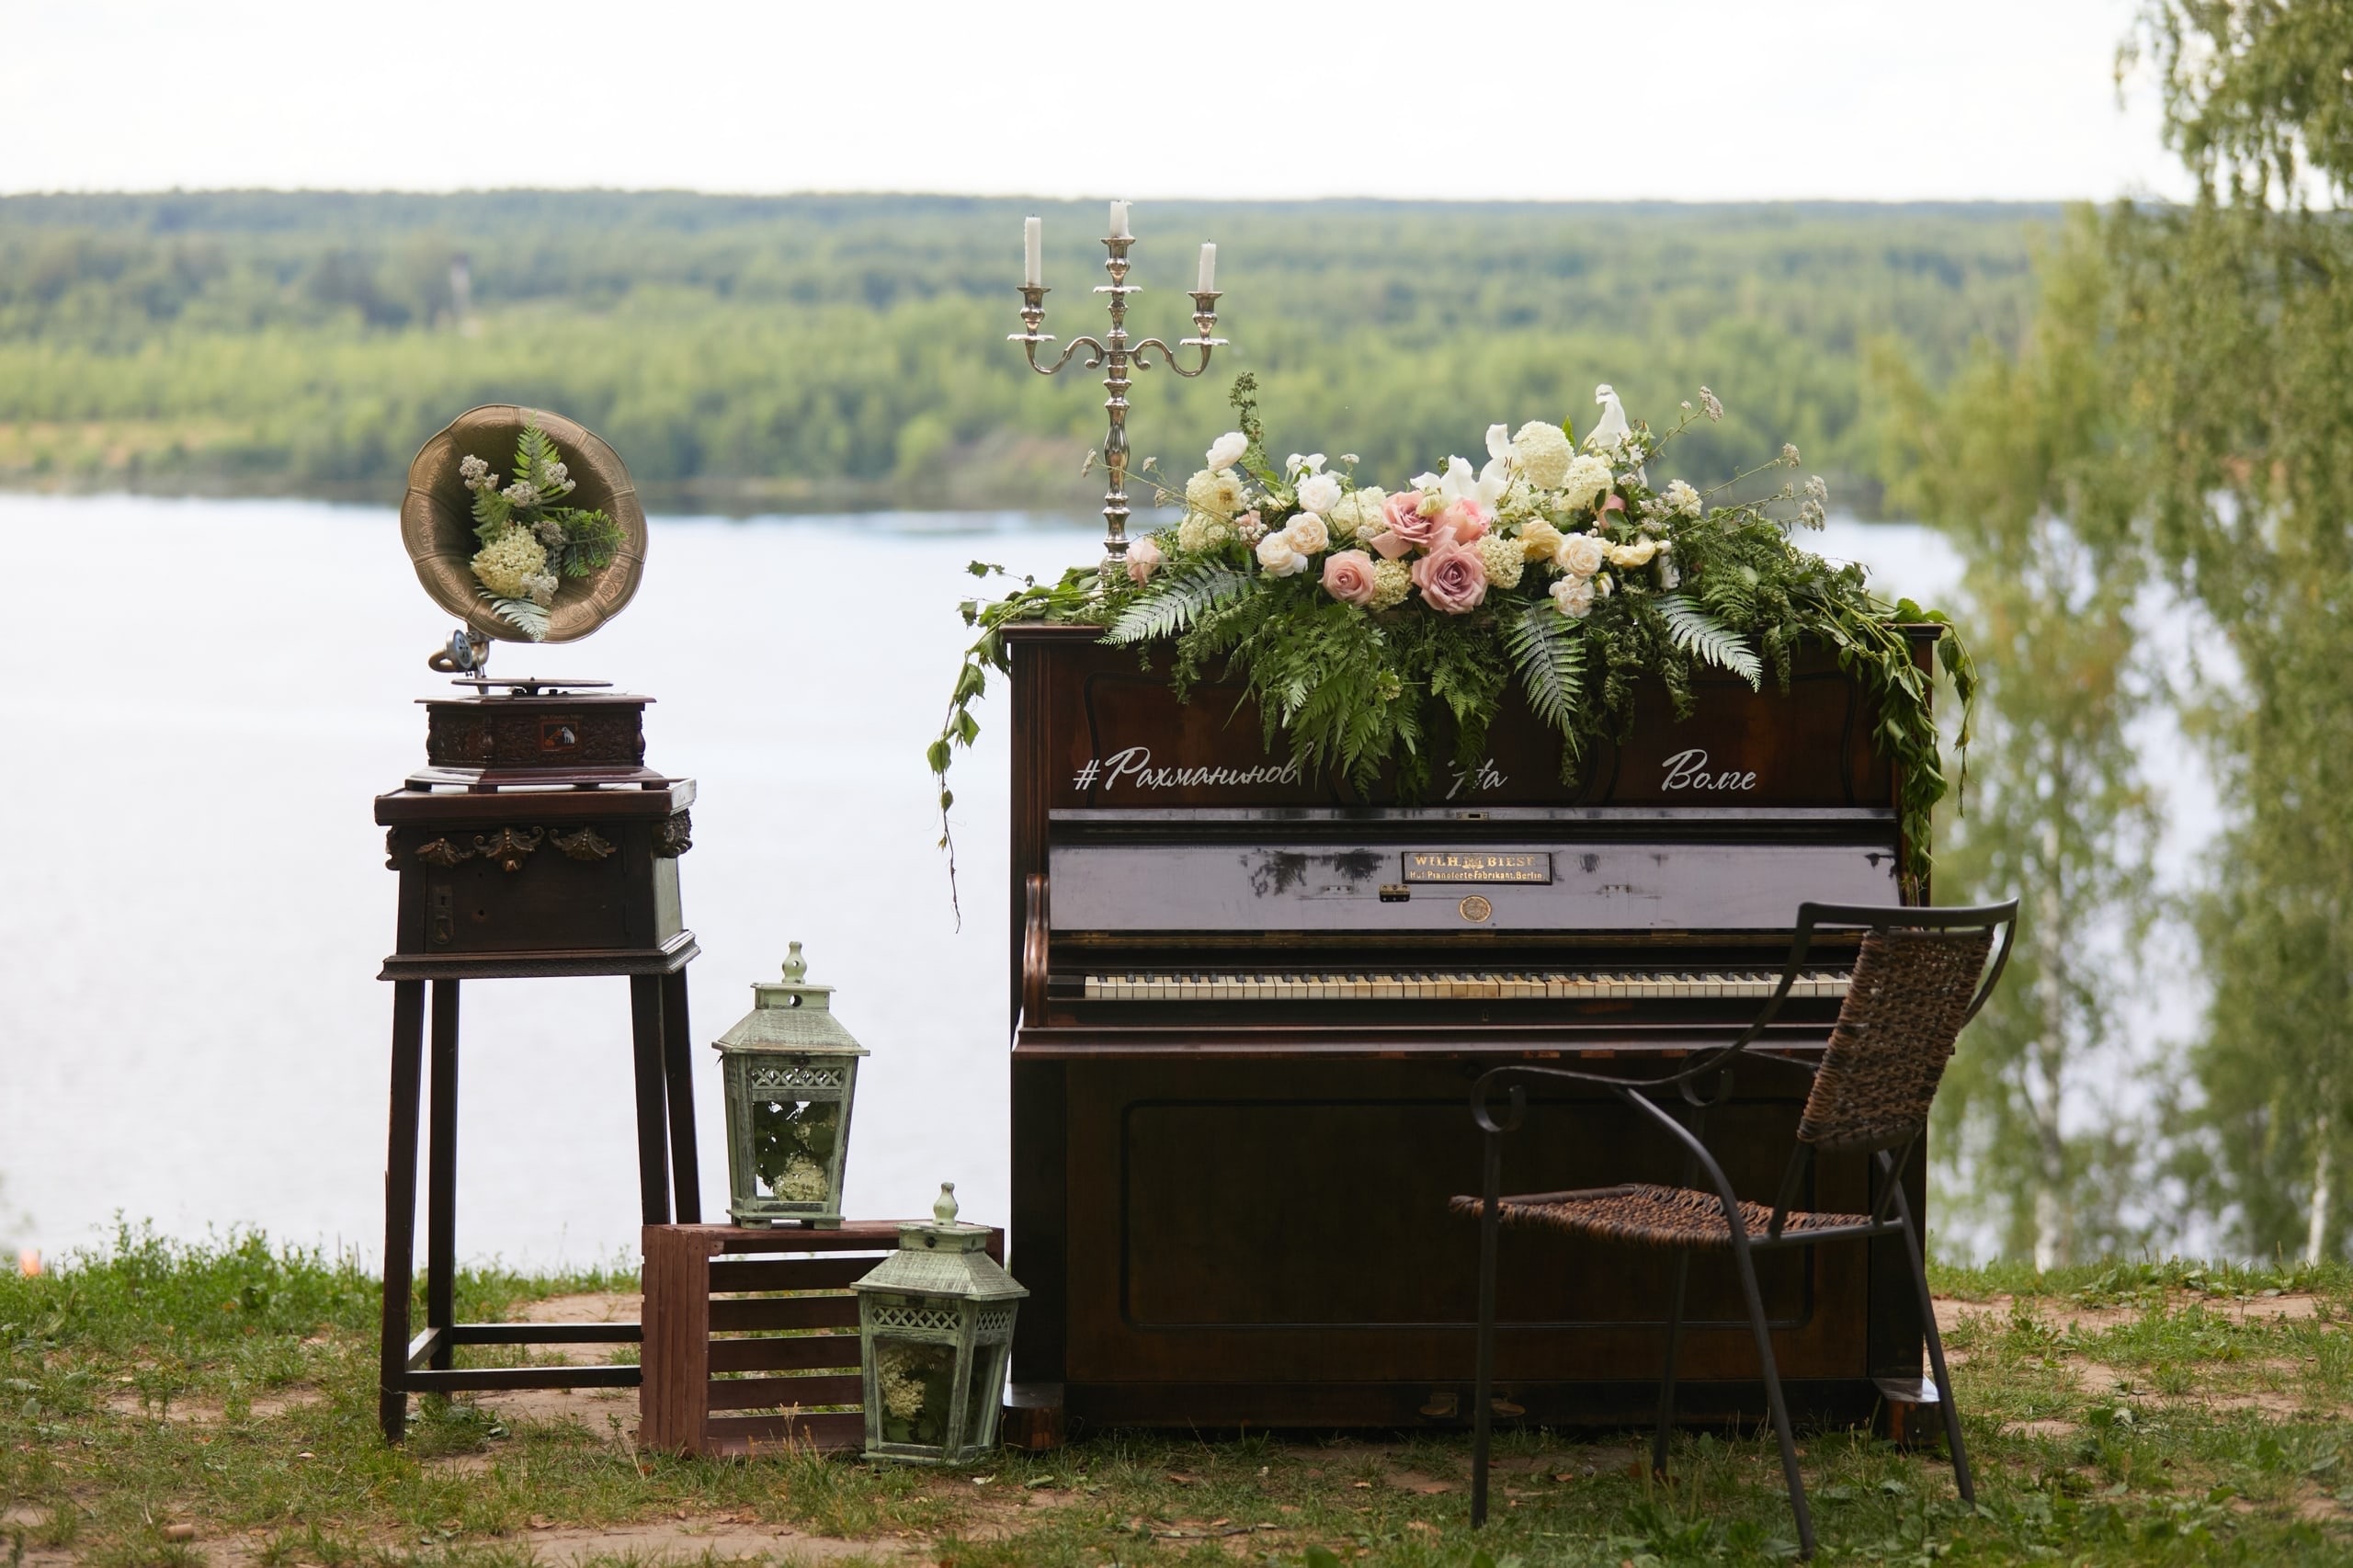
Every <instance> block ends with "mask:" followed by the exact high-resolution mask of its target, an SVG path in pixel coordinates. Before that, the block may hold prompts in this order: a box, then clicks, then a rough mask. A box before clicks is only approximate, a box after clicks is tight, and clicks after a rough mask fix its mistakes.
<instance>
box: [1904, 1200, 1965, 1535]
mask: <svg viewBox="0 0 2353 1568" xmlns="http://www.w3.org/2000/svg"><path fill="white" fill-rule="evenodd" d="M1895 1213H1896V1218H1897V1219H1899V1220H1900V1221H1903V1226H1904V1259H1905V1261H1907V1262H1908V1263H1910V1264H1911V1265H1912V1289H1913V1290H1915V1291H1917V1292H1918V1294H1919V1298H1920V1332H1921V1334H1922V1335H1923V1336H1924V1337H1925V1338H1926V1339H1927V1342H1928V1370H1929V1371H1931V1372H1933V1373H1934V1374H1935V1375H1936V1380H1937V1403H1938V1405H1939V1406H1940V1407H1941V1408H1942V1409H1943V1411H1944V1415H1945V1442H1946V1444H1947V1446H1949V1448H1950V1449H1952V1479H1953V1484H1954V1485H1955V1486H1956V1487H1958V1488H1959V1489H1960V1492H1961V1501H1962V1502H1963V1503H1970V1504H1974V1503H1975V1502H1976V1501H1977V1488H1976V1486H1975V1485H1974V1484H1973V1483H1972V1482H1971V1480H1970V1478H1969V1452H1968V1450H1967V1449H1965V1448H1963V1447H1962V1446H1961V1407H1960V1406H1959V1405H1957V1404H1955V1403H1953V1402H1952V1374H1951V1373H1950V1372H1949V1371H1948V1370H1947V1369H1946V1367H1945V1341H1944V1335H1940V1334H1938V1332H1937V1302H1936V1298H1935V1297H1934V1296H1932V1295H1930V1294H1929V1293H1928V1267H1927V1259H1926V1258H1925V1257H1923V1256H1922V1255H1921V1249H1920V1233H1918V1232H1917V1231H1915V1230H1914V1229H1913V1228H1912V1204H1911V1201H1910V1200H1909V1199H1906V1198H1905V1197H1904V1185H1903V1183H1901V1182H1898V1183H1896V1187H1895Z"/></svg>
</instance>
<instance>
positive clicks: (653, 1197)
mask: <svg viewBox="0 0 2353 1568" xmlns="http://www.w3.org/2000/svg"><path fill="white" fill-rule="evenodd" d="M629 1010H630V1023H631V1033H632V1036H633V1040H634V1044H635V1047H636V1058H637V1190H638V1197H639V1201H640V1204H641V1206H642V1208H643V1210H644V1211H645V1222H646V1223H647V1224H649V1225H666V1224H668V1223H669V1222H670V1169H669V1166H670V1138H669V1131H668V1128H667V1127H666V1126H665V1119H666V1104H665V1102H666V1100H667V1096H665V1094H664V1092H663V1069H662V977H661V976H660V975H658V974H633V975H631V976H630V977H629Z"/></svg>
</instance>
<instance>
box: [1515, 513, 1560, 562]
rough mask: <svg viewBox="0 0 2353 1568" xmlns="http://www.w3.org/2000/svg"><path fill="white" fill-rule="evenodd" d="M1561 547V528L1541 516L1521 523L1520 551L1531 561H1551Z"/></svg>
mask: <svg viewBox="0 0 2353 1568" xmlns="http://www.w3.org/2000/svg"><path fill="white" fill-rule="evenodd" d="M1560 548H1561V530H1560V529H1558V528H1554V527H1553V526H1552V524H1550V523H1548V522H1546V521H1545V520H1544V519H1543V518H1541V517H1530V518H1529V520H1528V521H1526V522H1524V523H1522V524H1520V525H1519V552H1520V554H1522V555H1524V556H1526V557H1527V558H1528V559H1529V560H1530V561H1550V560H1551V559H1552V555H1553V552H1554V551H1557V550H1559V549H1560Z"/></svg>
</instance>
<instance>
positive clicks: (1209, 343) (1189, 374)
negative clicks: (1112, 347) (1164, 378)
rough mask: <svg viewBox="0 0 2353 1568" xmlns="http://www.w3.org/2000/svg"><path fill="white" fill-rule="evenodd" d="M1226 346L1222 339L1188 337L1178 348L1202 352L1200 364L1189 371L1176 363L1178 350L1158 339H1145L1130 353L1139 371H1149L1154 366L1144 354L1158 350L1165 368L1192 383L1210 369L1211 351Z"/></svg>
mask: <svg viewBox="0 0 2353 1568" xmlns="http://www.w3.org/2000/svg"><path fill="white" fill-rule="evenodd" d="M1224 344H1225V339H1224V338H1222V337H1188V338H1186V339H1185V340H1184V341H1183V342H1181V343H1179V344H1177V345H1176V348H1198V349H1199V350H1200V351H1201V357H1200V360H1199V363H1197V364H1196V365H1194V367H1193V368H1192V369H1189V370H1188V369H1185V367H1184V366H1182V365H1180V364H1178V363H1177V362H1176V348H1171V347H1168V345H1166V344H1165V343H1163V342H1161V341H1160V339H1158V338H1156V337H1147V338H1145V339H1144V340H1143V341H1142V343H1139V344H1137V345H1136V346H1135V347H1134V348H1132V349H1131V350H1130V352H1131V353H1132V354H1133V355H1134V356H1135V360H1136V369H1139V370H1149V369H1152V364H1151V361H1149V360H1147V359H1146V358H1144V354H1145V353H1146V351H1148V350H1150V349H1154V348H1157V349H1159V350H1160V355H1161V359H1160V362H1161V364H1162V365H1163V366H1165V368H1167V369H1171V370H1174V371H1176V373H1177V374H1178V375H1180V376H1182V377H1184V378H1185V379H1186V380H1188V381H1190V380H1192V379H1193V378H1194V377H1195V376H1198V375H1199V374H1200V373H1201V372H1202V371H1204V370H1206V369H1209V368H1210V354H1211V350H1213V349H1216V348H1220V347H1224Z"/></svg>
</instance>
